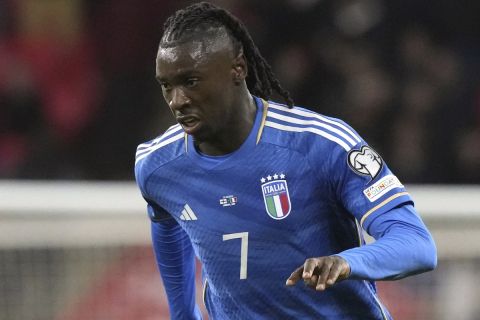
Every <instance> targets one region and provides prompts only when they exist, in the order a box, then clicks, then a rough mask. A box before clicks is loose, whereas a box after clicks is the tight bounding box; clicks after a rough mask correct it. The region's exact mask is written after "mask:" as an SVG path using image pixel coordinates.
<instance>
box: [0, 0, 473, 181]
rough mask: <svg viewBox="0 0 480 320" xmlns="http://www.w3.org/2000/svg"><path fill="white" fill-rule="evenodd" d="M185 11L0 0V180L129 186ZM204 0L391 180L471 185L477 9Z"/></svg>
mask: <svg viewBox="0 0 480 320" xmlns="http://www.w3.org/2000/svg"><path fill="white" fill-rule="evenodd" d="M190 2H191V1H189V2H187V1H174V0H142V1H134V0H98V1H96V0H16V1H15V0H0V178H6V179H17V178H18V179H93V180H131V179H133V165H134V154H135V148H136V146H137V145H138V144H139V143H141V142H143V141H145V140H149V139H151V138H153V137H155V136H157V135H159V134H160V133H161V132H162V131H163V130H165V129H166V128H167V127H168V126H169V125H171V124H172V123H173V118H172V117H171V116H170V113H169V111H168V108H167V106H166V104H165V103H164V101H163V98H162V95H161V90H160V87H159V86H158V85H157V84H156V82H155V79H154V72H155V70H154V65H155V55H156V49H157V45H158V41H159V39H160V37H161V34H162V28H163V22H164V20H165V18H166V17H167V16H169V15H170V14H171V13H172V12H173V11H174V10H175V9H178V8H180V7H183V6H184V5H186V4H188V3H190ZM212 2H214V3H217V4H219V5H221V6H223V7H226V8H228V9H229V10H231V11H232V12H233V13H234V14H235V15H237V16H238V17H239V18H240V19H241V20H243V21H244V23H245V24H246V26H247V28H248V29H249V31H250V33H251V35H252V37H253V38H254V40H255V42H256V44H257V45H258V47H259V48H260V51H261V52H262V54H263V55H264V56H265V57H266V58H267V60H268V61H269V62H270V63H271V65H272V67H273V69H274V71H275V73H276V75H277V76H278V77H279V79H280V81H281V82H282V84H283V86H284V87H286V88H287V89H289V90H290V92H291V94H292V96H293V98H294V100H295V102H296V104H298V105H301V106H306V107H308V108H311V109H313V110H316V111H318V112H320V113H323V114H326V115H330V116H334V117H340V118H342V119H344V120H346V121H347V122H348V123H349V124H351V125H352V126H353V127H354V128H355V129H357V131H358V132H359V133H360V134H361V135H362V136H363V138H365V139H366V140H367V141H368V142H369V143H370V145H372V146H373V147H374V148H375V149H377V151H379V152H380V153H381V154H382V155H383V157H384V158H385V159H386V161H387V163H388V164H389V166H390V167H391V168H392V169H393V171H394V172H395V173H396V174H397V175H398V176H399V177H400V179H401V180H402V181H403V182H407V183H480V77H479V74H480V41H479V39H480V19H479V14H480V2H479V1H467V0H457V1H451V0H439V1H435V2H432V1H425V0H422V1H413V0H412V1H400V0H396V1H387V0H336V1H333V0H332V1H327V0H323V1H322V0H283V1H254V0H250V1H245V0H244V1H234V0H229V1H226V0H225V1H212Z"/></svg>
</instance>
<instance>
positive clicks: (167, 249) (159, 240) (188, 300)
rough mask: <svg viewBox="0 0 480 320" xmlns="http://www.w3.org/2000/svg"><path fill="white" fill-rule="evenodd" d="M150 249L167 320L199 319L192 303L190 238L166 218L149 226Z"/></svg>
mask: <svg viewBox="0 0 480 320" xmlns="http://www.w3.org/2000/svg"><path fill="white" fill-rule="evenodd" d="M151 230H152V241H153V248H154V251H155V258H156V261H157V265H158V268H159V270H160V274H161V276H162V280H163V285H164V287H165V291H166V293H167V298H168V306H169V308H170V318H171V319H202V316H201V313H200V310H199V308H198V306H197V305H196V304H195V259H194V254H193V248H192V245H191V243H190V239H189V238H188V236H187V234H186V233H185V232H184V231H183V229H182V228H181V227H180V226H179V225H178V223H177V222H176V221H175V220H174V219H172V218H170V219H166V220H161V221H158V222H153V221H152V225H151Z"/></svg>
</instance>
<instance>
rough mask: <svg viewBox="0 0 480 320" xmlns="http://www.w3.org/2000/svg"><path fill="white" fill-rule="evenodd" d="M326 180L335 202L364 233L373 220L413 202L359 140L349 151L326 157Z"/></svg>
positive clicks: (342, 150) (373, 151)
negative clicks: (327, 179) (328, 179)
mask: <svg viewBox="0 0 480 320" xmlns="http://www.w3.org/2000/svg"><path fill="white" fill-rule="evenodd" d="M328 171H329V173H327V174H328V176H329V178H330V183H331V187H332V189H333V192H334V193H335V197H336V199H337V200H338V201H339V202H340V203H341V204H342V206H343V207H344V208H345V209H347V210H348V211H349V212H350V213H351V214H352V215H354V216H355V218H356V219H357V220H358V221H359V222H360V224H361V225H362V227H363V228H364V229H365V230H367V231H368V228H369V226H370V223H371V221H373V219H374V218H375V217H377V216H379V215H381V214H383V213H385V212H387V211H389V210H391V209H393V208H395V207H397V206H399V205H402V204H405V203H412V204H413V201H412V199H411V197H410V195H409V194H408V192H407V191H406V189H405V187H404V186H403V184H402V183H401V182H400V180H399V179H398V178H397V177H396V176H395V175H394V174H393V173H392V172H391V171H390V169H389V168H388V166H387V164H386V163H385V162H384V160H383V159H382V157H381V156H380V155H379V154H378V153H377V152H376V151H375V150H374V149H373V148H372V147H370V146H369V145H368V144H367V143H366V142H365V141H363V140H361V141H360V142H359V143H357V144H356V145H355V146H353V147H352V148H351V149H350V150H345V148H340V147H336V148H334V150H333V152H331V154H330V159H329V163H328Z"/></svg>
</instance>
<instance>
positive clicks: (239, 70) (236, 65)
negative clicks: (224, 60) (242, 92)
mask: <svg viewBox="0 0 480 320" xmlns="http://www.w3.org/2000/svg"><path fill="white" fill-rule="evenodd" d="M247 74H248V66H247V59H246V58H245V55H244V54H243V49H240V52H239V53H238V54H237V56H236V57H235V58H234V59H233V62H232V76H233V82H235V84H237V85H238V84H240V83H242V81H244V80H245V78H246V77H247Z"/></svg>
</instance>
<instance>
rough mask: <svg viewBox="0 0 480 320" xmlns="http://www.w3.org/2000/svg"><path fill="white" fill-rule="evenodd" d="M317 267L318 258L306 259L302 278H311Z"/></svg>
mask: <svg viewBox="0 0 480 320" xmlns="http://www.w3.org/2000/svg"><path fill="white" fill-rule="evenodd" d="M316 267H317V259H307V260H305V263H304V264H303V274H302V278H303V279H304V280H305V279H310V278H311V277H312V275H313V272H314V271H315V268H316Z"/></svg>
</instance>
